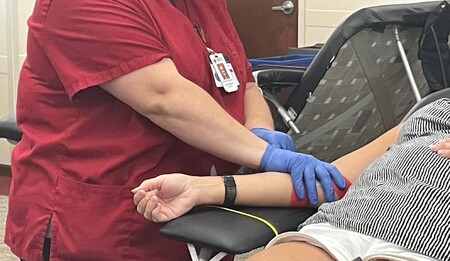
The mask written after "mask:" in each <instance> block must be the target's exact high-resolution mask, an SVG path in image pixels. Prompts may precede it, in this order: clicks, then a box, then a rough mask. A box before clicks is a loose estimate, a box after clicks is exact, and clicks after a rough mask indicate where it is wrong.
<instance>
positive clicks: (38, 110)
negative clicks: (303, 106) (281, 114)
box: [5, 0, 345, 261]
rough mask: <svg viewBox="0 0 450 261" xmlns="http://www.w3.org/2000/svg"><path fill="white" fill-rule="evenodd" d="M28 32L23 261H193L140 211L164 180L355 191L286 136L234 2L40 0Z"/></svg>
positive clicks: (19, 223)
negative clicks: (195, 177)
mask: <svg viewBox="0 0 450 261" xmlns="http://www.w3.org/2000/svg"><path fill="white" fill-rule="evenodd" d="M28 25H29V34H28V45H27V58H26V61H25V63H24V65H23V68H22V71H21V74H20V81H19V89H18V100H17V121H18V124H19V127H20V129H21V130H22V131H23V138H22V140H21V141H20V142H19V143H18V144H17V145H16V147H15V148H14V151H13V155H12V160H11V165H12V184H11V190H10V193H9V195H10V198H9V213H8V217H7V224H6V235H5V242H6V243H7V244H8V245H9V246H10V247H11V250H12V251H13V252H14V253H15V254H16V255H17V256H19V257H20V258H21V259H23V260H26V261H41V260H43V259H44V260H48V259H50V260H70V261H73V260H77V261H78V260H102V261H105V260H152V261H163V260H164V261H167V260H186V259H188V258H189V254H188V251H187V249H186V247H185V246H184V244H182V243H178V242H174V241H169V240H167V239H165V238H163V237H162V236H160V235H159V233H158V229H159V225H158V224H154V223H151V222H150V221H148V220H146V219H145V218H144V217H143V216H142V215H140V214H139V213H138V212H137V211H136V206H135V205H134V203H133V194H132V193H131V189H132V188H133V187H136V186H137V185H139V184H140V183H141V182H142V181H143V180H145V179H148V178H151V177H155V176H157V175H160V174H163V173H174V172H183V173H191V174H199V173H201V174H203V175H209V174H210V173H211V172H212V171H215V172H217V173H218V174H219V175H222V174H229V173H234V172H235V171H236V170H237V169H238V166H239V165H245V166H248V167H251V168H258V167H259V168H260V169H263V170H278V171H285V172H290V173H292V175H293V177H294V176H295V177H296V180H300V183H299V184H300V185H298V187H297V188H296V189H298V190H297V193H298V195H299V196H300V197H304V196H305V195H306V194H305V191H306V190H307V191H308V196H310V194H314V193H310V191H309V188H308V185H307V184H306V189H304V187H303V183H302V181H305V183H308V181H311V180H313V181H314V180H315V179H316V178H317V179H319V178H320V179H321V180H327V182H329V183H330V188H329V189H328V186H327V185H325V186H324V187H325V189H326V190H327V191H329V192H330V193H332V192H333V191H332V188H331V182H335V183H336V184H337V185H338V186H339V185H340V186H344V185H345V182H344V181H343V180H342V181H341V180H340V179H341V176H340V173H339V172H334V171H333V170H329V169H327V168H325V167H328V165H326V164H325V163H323V162H321V161H318V160H316V159H314V158H313V157H311V156H309V155H303V154H299V153H294V152H292V151H289V150H285V149H292V148H293V146H292V145H293V144H292V140H291V139H290V138H289V136H287V135H285V134H283V133H279V132H276V131H273V130H272V128H273V126H272V119H271V117H270V113H269V111H268V108H267V104H266V103H265V101H264V99H263V97H262V96H261V95H260V92H259V90H258V89H257V87H256V85H255V84H254V82H253V80H252V76H251V73H250V68H249V64H248V62H247V60H246V56H245V54H244V50H243V46H242V44H241V42H240V41H239V39H238V35H237V33H236V31H235V29H234V28H233V26H232V23H231V20H230V17H229V16H228V13H227V6H226V3H225V0H174V1H169V0H101V1H100V0H58V1H56V0H37V1H36V4H35V8H34V11H33V14H32V15H31V17H30V18H29V20H28ZM219 67H220V69H219ZM223 69H225V70H226V73H224V74H222V73H220V70H223ZM224 75H225V76H226V77H225V76H224ZM249 130H251V131H249ZM255 134H256V135H255ZM270 144H272V145H270ZM280 159H282V160H280ZM299 161H301V162H302V163H298V162H299ZM311 168H312V170H313V171H312V174H311V175H309V176H308V174H307V173H311V172H310V171H308V169H309V170H311ZM324 169H326V170H324ZM319 176H320V177H319ZM342 182H344V185H342ZM327 184H328V183H327ZM314 190H315V184H314Z"/></svg>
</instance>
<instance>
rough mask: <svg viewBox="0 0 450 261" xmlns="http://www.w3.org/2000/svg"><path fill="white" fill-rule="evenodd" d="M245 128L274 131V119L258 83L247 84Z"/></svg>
mask: <svg viewBox="0 0 450 261" xmlns="http://www.w3.org/2000/svg"><path fill="white" fill-rule="evenodd" d="M245 127H247V128H248V129H251V128H254V127H262V128H266V129H270V130H273V119H272V115H271V113H270V109H269V106H268V105H267V103H266V101H265V100H264V97H263V96H262V94H261V90H260V89H259V88H258V86H257V85H256V83H253V82H251V83H247V86H246V92H245Z"/></svg>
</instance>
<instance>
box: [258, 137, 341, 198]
mask: <svg viewBox="0 0 450 261" xmlns="http://www.w3.org/2000/svg"><path fill="white" fill-rule="evenodd" d="M260 168H261V169H262V170H265V171H281V172H288V173H290V174H291V178H292V183H293V185H294V189H295V193H296V194H297V197H298V198H300V199H303V198H304V197H305V188H304V186H306V191H307V192H308V198H309V202H310V203H311V205H313V206H316V205H317V203H318V195H317V188H316V180H318V181H319V182H320V183H321V185H322V188H323V192H324V196H325V199H326V200H327V201H333V200H334V190H333V185H332V182H334V183H335V184H336V185H337V186H338V187H339V188H340V189H344V188H345V186H346V184H345V179H344V177H343V176H342V174H341V173H340V172H339V171H338V170H337V168H336V167H334V166H333V165H331V164H329V163H326V162H323V161H320V160H318V159H316V158H315V157H313V156H311V155H307V154H302V153H296V152H292V151H288V150H282V149H277V148H274V147H273V146H271V145H268V146H267V148H266V150H265V151H264V154H263V157H262V159H261V164H260ZM303 184H305V185H303Z"/></svg>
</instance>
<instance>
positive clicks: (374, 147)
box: [333, 125, 401, 182]
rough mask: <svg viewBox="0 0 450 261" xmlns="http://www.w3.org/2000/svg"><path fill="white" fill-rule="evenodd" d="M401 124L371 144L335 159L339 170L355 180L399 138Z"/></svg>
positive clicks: (349, 178) (351, 179)
mask: <svg viewBox="0 0 450 261" xmlns="http://www.w3.org/2000/svg"><path fill="white" fill-rule="evenodd" d="M400 128H401V125H398V126H396V127H394V128H392V129H391V130H389V131H387V132H386V133H384V134H383V135H381V136H380V137H378V138H377V139H375V140H374V141H372V142H370V143H369V144H367V145H365V146H363V147H361V148H359V149H357V150H355V151H353V152H351V153H349V154H346V155H345V156H343V157H341V158H339V159H337V160H335V161H334V162H333V165H335V166H336V167H337V168H338V169H339V171H340V172H341V173H342V174H343V175H344V176H345V177H346V178H347V179H348V180H349V181H350V182H354V181H355V180H356V179H357V178H358V177H359V175H360V174H361V173H362V172H363V170H364V169H366V168H367V167H368V166H369V164H370V163H372V162H373V161H374V160H375V159H376V158H378V157H380V156H381V155H382V154H383V153H384V152H386V150H387V149H388V148H389V146H390V145H391V144H393V143H394V142H395V140H396V139H397V136H398V133H399V131H400Z"/></svg>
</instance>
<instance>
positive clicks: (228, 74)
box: [209, 53, 238, 92]
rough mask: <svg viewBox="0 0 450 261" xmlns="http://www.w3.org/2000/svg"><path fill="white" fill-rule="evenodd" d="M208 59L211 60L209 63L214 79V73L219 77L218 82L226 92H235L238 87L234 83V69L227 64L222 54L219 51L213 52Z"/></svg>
mask: <svg viewBox="0 0 450 261" xmlns="http://www.w3.org/2000/svg"><path fill="white" fill-rule="evenodd" d="M209 60H210V61H211V65H212V68H213V74H214V75H213V76H214V79H216V75H217V76H218V78H219V81H220V83H221V84H222V86H219V85H218V86H217V87H223V88H224V90H225V91H226V92H235V91H237V89H238V85H237V84H236V83H235V81H236V80H235V79H236V75H234V70H233V68H232V67H231V70H230V65H231V64H230V65H227V61H226V60H225V58H224V56H223V54H221V53H213V54H210V55H209Z"/></svg>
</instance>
